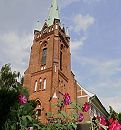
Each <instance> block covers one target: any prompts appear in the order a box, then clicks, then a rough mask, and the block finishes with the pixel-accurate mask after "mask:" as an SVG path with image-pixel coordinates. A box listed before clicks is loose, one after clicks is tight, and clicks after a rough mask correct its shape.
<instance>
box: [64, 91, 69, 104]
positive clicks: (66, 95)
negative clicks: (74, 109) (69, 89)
mask: <svg viewBox="0 0 121 130" xmlns="http://www.w3.org/2000/svg"><path fill="white" fill-rule="evenodd" d="M63 99H64V100H63V103H64V105H69V104H70V103H71V98H70V95H69V94H68V93H65V94H64V96H63Z"/></svg>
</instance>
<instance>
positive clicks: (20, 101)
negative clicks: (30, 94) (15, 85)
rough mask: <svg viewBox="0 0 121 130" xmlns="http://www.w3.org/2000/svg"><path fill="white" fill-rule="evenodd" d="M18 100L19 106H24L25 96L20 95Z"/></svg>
mask: <svg viewBox="0 0 121 130" xmlns="http://www.w3.org/2000/svg"><path fill="white" fill-rule="evenodd" d="M18 99H19V103H20V104H21V105H24V104H26V103H27V97H26V96H25V95H22V94H20V95H19V96H18Z"/></svg>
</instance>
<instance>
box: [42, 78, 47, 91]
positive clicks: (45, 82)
mask: <svg viewBox="0 0 121 130" xmlns="http://www.w3.org/2000/svg"><path fill="white" fill-rule="evenodd" d="M43 82H44V87H43V89H44V90H45V89H46V84H47V81H46V79H44V81H43Z"/></svg>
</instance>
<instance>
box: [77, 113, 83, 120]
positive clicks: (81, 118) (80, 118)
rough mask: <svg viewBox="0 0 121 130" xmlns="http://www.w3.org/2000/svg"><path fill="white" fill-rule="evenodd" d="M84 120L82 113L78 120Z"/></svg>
mask: <svg viewBox="0 0 121 130" xmlns="http://www.w3.org/2000/svg"><path fill="white" fill-rule="evenodd" d="M83 120H84V116H83V114H82V113H80V114H79V117H78V121H79V122H82V121H83Z"/></svg>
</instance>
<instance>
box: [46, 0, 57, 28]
mask: <svg viewBox="0 0 121 130" xmlns="http://www.w3.org/2000/svg"><path fill="white" fill-rule="evenodd" d="M54 19H59V10H58V6H57V0H52V2H51V7H50V10H49V14H48V18H47V25H48V26H51V25H52V24H53V21H54Z"/></svg>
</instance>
